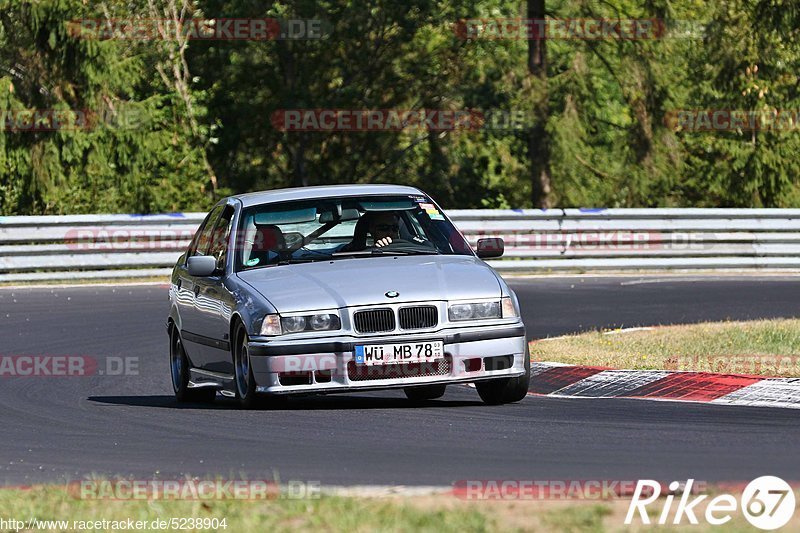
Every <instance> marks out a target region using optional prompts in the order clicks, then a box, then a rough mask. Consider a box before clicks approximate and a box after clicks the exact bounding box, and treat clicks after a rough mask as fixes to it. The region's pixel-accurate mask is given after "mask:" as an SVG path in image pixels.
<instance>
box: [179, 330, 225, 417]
mask: <svg viewBox="0 0 800 533" xmlns="http://www.w3.org/2000/svg"><path fill="white" fill-rule="evenodd" d="M169 367H170V375H171V377H172V390H173V391H174V392H175V398H176V399H177V400H178V401H179V402H213V401H214V398H215V397H216V395H217V391H216V390H214V389H212V388H208V387H203V388H198V389H190V388H189V377H190V375H189V358H188V357H187V356H186V350H184V349H183V341H182V340H181V335H180V333H178V328H176V327H175V326H173V327H172V328H170V332H169Z"/></svg>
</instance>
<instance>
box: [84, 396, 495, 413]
mask: <svg viewBox="0 0 800 533" xmlns="http://www.w3.org/2000/svg"><path fill="white" fill-rule="evenodd" d="M87 399H88V400H89V401H90V402H94V403H99V404H106V405H127V406H132V407H157V408H162V409H182V410H186V409H188V410H204V411H208V410H238V409H239V404H238V403H237V402H236V400H234V399H233V398H223V397H220V396H217V398H216V400H215V401H214V402H212V403H200V402H187V403H182V402H178V401H177V400H176V399H175V397H174V396H171V395H150V396H145V395H140V396H89V397H88V398H87ZM482 405H484V404H483V402H481V401H480V400H447V399H439V400H424V401H411V400H408V399H406V398H387V397H380V396H350V395H326V396H322V395H321V396H302V397H295V398H289V399H288V401H287V402H286V403H285V404H279V405H277V406H274V407H273V406H270V407H266V408H262V409H260V410H264V411H325V410H337V409H353V410H356V409H358V410H361V409H420V408H423V409H424V408H431V407H437V408H442V407H476V406H482Z"/></svg>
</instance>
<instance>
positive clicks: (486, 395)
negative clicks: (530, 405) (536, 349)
mask: <svg viewBox="0 0 800 533" xmlns="http://www.w3.org/2000/svg"><path fill="white" fill-rule="evenodd" d="M530 383H531V356H530V354H529V353H528V349H527V347H526V348H525V373H524V374H523V375H521V376H519V377H515V378H501V379H493V380H490V381H478V382H476V383H475V388H476V389H478V396H480V397H481V400H483V403H485V404H487V405H500V404H504V403H514V402H518V401H520V400H522V399H523V398H525V396H527V395H528V387H529V386H530Z"/></svg>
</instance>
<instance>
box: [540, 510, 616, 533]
mask: <svg viewBox="0 0 800 533" xmlns="http://www.w3.org/2000/svg"><path fill="white" fill-rule="evenodd" d="M610 514H611V509H610V508H609V507H608V506H607V505H597V504H595V505H576V506H573V507H567V508H566V509H559V510H555V511H546V512H545V513H544V515H543V516H542V522H543V523H544V524H545V525H546V526H547V528H548V530H550V531H562V532H564V533H595V532H597V533H600V532H602V531H605V528H604V525H603V520H604V518H605V517H606V516H608V515H610Z"/></svg>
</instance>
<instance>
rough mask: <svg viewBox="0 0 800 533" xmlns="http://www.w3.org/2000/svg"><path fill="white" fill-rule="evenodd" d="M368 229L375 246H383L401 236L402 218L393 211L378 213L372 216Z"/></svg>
mask: <svg viewBox="0 0 800 533" xmlns="http://www.w3.org/2000/svg"><path fill="white" fill-rule="evenodd" d="M367 231H369V234H370V235H372V239H373V240H374V242H375V246H376V247H377V248H381V247H383V246H386V245H388V244H391V243H392V241H394V240H397V239H399V238H400V218H399V217H398V216H397V213H394V212H392V211H386V212H383V213H377V214H375V215H374V216H372V217H370V221H369V226H368V227H367Z"/></svg>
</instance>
